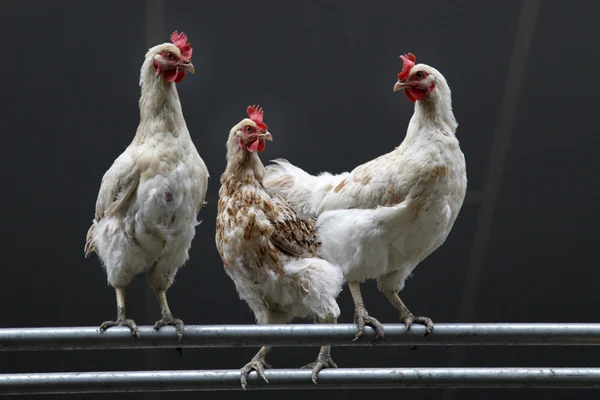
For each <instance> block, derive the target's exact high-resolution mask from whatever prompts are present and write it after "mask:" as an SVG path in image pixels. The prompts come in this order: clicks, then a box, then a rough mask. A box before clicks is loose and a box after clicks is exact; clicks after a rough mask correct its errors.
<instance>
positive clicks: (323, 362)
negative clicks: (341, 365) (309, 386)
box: [302, 354, 338, 385]
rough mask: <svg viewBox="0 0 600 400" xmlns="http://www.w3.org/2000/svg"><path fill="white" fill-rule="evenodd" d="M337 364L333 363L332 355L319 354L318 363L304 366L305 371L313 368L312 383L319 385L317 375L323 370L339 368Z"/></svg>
mask: <svg viewBox="0 0 600 400" xmlns="http://www.w3.org/2000/svg"><path fill="white" fill-rule="evenodd" d="M337 367H338V366H337V364H336V363H335V362H334V361H333V359H332V358H331V356H330V355H323V354H319V357H317V361H315V362H312V363H310V364H308V365H305V366H303V367H302V368H303V369H307V368H311V369H312V381H313V383H314V384H315V385H316V384H317V375H318V374H319V372H321V370H323V369H325V368H337Z"/></svg>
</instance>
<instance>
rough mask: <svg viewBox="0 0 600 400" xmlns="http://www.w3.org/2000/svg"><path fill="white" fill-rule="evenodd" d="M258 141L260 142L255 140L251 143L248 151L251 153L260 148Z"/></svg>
mask: <svg viewBox="0 0 600 400" xmlns="http://www.w3.org/2000/svg"><path fill="white" fill-rule="evenodd" d="M258 142H259V140H255V141H254V142H252V143H251V144H250V146H248V151H249V152H250V153H253V152H255V151H256V150H257V149H258V145H259V143H258Z"/></svg>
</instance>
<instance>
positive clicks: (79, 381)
mask: <svg viewBox="0 0 600 400" xmlns="http://www.w3.org/2000/svg"><path fill="white" fill-rule="evenodd" d="M265 374H266V377H267V379H268V380H269V383H265V382H263V381H262V380H261V379H260V378H259V377H258V375H257V374H256V372H252V373H251V374H250V376H249V378H248V388H247V389H248V390H265V389H335V388H337V389H389V388H406V389H425V388H505V389H508V388H512V389H514V388H553V389H557V388H569V389H575V388H579V389H584V388H585V389H591V388H600V368H382V369H377V368H364V369H363V368H357V369H344V368H340V369H327V370H323V371H322V372H320V373H319V379H318V384H317V385H315V384H314V383H312V381H311V371H310V370H294V369H291V370H268V371H266V372H265ZM209 390H210V391H213V390H242V389H241V387H240V371H239V370H213V371H139V372H59V373H43V374H42V373H40V374H4V375H0V395H27V394H29V395H30V394H74V393H111V392H112V393H115V392H145V391H152V392H177V391H209Z"/></svg>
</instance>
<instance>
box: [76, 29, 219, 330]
mask: <svg viewBox="0 0 600 400" xmlns="http://www.w3.org/2000/svg"><path fill="white" fill-rule="evenodd" d="M171 39H172V43H163V44H159V45H157V46H154V47H152V48H151V49H150V50H148V52H147V53H146V58H145V60H144V63H143V65H142V70H141V74H140V86H141V92H142V94H141V97H140V100H139V107H140V123H139V126H138V128H137V132H136V134H135V137H134V138H133V141H132V142H131V144H130V145H129V147H127V149H126V150H125V151H124V152H123V153H122V154H121V155H120V156H119V157H118V158H117V159H116V160H115V161H114V163H113V164H112V166H111V167H110V169H109V170H108V171H106V173H105V174H104V177H103V178H102V183H101V185H100V191H99V193H98V199H97V200H96V212H95V217H94V221H93V224H92V226H91V227H90V229H89V231H88V234H87V238H86V244H85V255H86V257H87V256H88V255H90V254H91V253H92V252H95V253H96V254H97V255H98V257H99V258H100V260H101V261H102V264H103V266H104V268H105V269H106V274H107V278H108V283H109V284H110V285H111V286H112V287H113V288H114V289H115V292H116V297H117V318H116V320H114V321H106V322H104V323H103V324H102V325H101V326H100V331H104V330H106V329H108V328H110V327H113V326H126V327H128V328H129V329H130V330H131V332H132V334H133V335H134V336H135V337H137V336H138V335H139V330H138V328H137V325H136V323H135V322H134V321H133V320H132V319H129V318H127V316H126V312H125V289H126V288H127V286H129V284H130V283H131V281H132V279H133V277H134V276H135V275H138V274H140V273H144V272H145V273H147V274H148V281H149V283H150V286H152V288H153V289H154V292H155V293H156V297H157V299H158V303H159V306H160V312H161V318H160V319H159V320H158V321H157V322H156V324H155V325H154V328H155V329H157V330H158V329H160V328H161V327H162V326H165V325H172V326H174V327H175V332H176V334H177V337H178V338H179V339H181V337H182V336H183V322H182V321H181V320H180V319H178V318H174V317H173V314H172V313H171V310H170V309H169V305H168V302H167V289H169V287H170V286H171V284H172V283H173V280H174V278H175V274H176V273H177V271H178V270H179V268H181V267H182V266H183V264H184V263H185V262H186V261H187V259H188V252H189V249H190V247H191V244H192V239H193V237H194V235H195V233H196V225H198V221H197V215H198V212H199V211H200V208H202V206H203V205H204V197H205V196H206V189H207V186H208V170H207V169H206V165H205V164H204V161H202V158H200V155H199V154H198V151H197V150H196V147H195V146H194V143H193V141H192V138H191V136H190V133H189V131H188V129H187V126H186V123H185V119H184V118H183V111H182V108H181V103H180V101H179V95H178V93H177V88H176V83H177V82H181V81H182V80H183V78H184V77H185V74H186V72H192V73H193V72H194V66H193V65H192V62H191V57H192V47H191V45H190V44H189V43H188V41H187V36H186V35H185V34H184V33H181V34H177V32H175V33H173V35H172V36H171Z"/></svg>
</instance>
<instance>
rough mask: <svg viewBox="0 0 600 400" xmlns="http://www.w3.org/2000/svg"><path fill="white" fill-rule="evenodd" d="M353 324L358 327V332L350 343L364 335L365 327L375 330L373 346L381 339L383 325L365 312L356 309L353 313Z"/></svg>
mask: <svg viewBox="0 0 600 400" xmlns="http://www.w3.org/2000/svg"><path fill="white" fill-rule="evenodd" d="M354 323H355V324H356V325H357V326H358V332H357V333H356V336H355V337H354V339H352V341H354V342H355V341H357V340H358V339H360V337H361V336H362V335H363V334H364V331H365V326H367V325H368V326H370V327H372V328H373V329H375V340H373V344H377V343H379V341H380V340H381V339H383V325H381V322H379V321H378V320H376V319H375V318H373V317H371V316H369V314H368V313H367V310H365V309H364V308H363V309H358V310H356V312H355V313H354Z"/></svg>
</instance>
